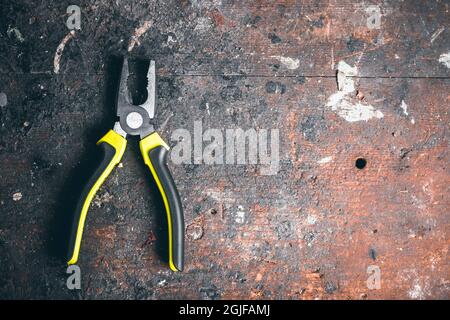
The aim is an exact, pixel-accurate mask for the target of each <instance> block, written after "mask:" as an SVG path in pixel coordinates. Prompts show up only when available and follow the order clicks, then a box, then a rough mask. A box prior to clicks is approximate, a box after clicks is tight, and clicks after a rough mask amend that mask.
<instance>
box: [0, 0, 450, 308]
mask: <svg viewBox="0 0 450 320" xmlns="http://www.w3.org/2000/svg"><path fill="white" fill-rule="evenodd" d="M69 4H70V3H68V2H67V3H65V2H61V3H58V4H54V3H51V2H40V1H39V2H38V1H36V4H33V2H27V4H21V3H20V2H5V3H2V4H1V5H0V8H1V16H2V19H1V21H0V27H1V30H0V31H1V33H0V49H1V50H2V54H1V55H0V58H1V61H0V62H1V63H0V71H1V73H2V76H1V77H0V92H4V93H5V94H6V95H7V104H6V105H5V106H2V107H1V109H0V111H1V113H0V115H1V127H0V133H1V135H0V176H1V181H0V190H1V192H0V201H1V205H0V213H1V220H0V247H1V250H0V296H1V297H2V298H127V299H132V298H138V299H173V298H194V299H197V298H200V299H209V298H214V299H215V298H252V299H261V298H269V299H275V298H281V299H314V298H322V299H338V298H340V299H348V298H350V299H366V298H369V299H378V298H413V299H432V298H435V299H445V298H447V299H448V298H449V292H450V287H449V286H450V285H449V281H450V279H449V275H450V267H449V263H448V254H449V253H448V249H449V230H450V229H449V198H448V192H449V181H450V179H449V171H448V163H449V160H450V159H449V154H448V137H449V136H448V129H449V128H448V124H449V120H450V119H449V113H448V111H449V99H450V97H449V78H448V77H449V68H448V67H446V66H445V64H444V63H441V62H439V58H440V56H441V55H442V54H446V53H448V52H449V50H450V48H449V30H448V27H449V26H448V21H449V14H448V2H445V1H426V2H425V1H403V2H397V1H392V2H373V3H371V4H375V5H379V6H380V8H381V10H382V13H383V16H382V20H381V28H380V29H377V30H371V29H368V28H367V26H366V21H365V20H366V16H365V6H364V5H363V4H362V3H358V2H356V1H274V2H272V1H270V2H267V1H261V2H253V1H251V2H250V1H249V2H247V1H244V2H243V1H236V2H233V1H222V2H220V1H205V2H199V1H193V2H188V1H181V2H169V1H164V3H158V4H148V3H146V2H145V3H142V1H134V2H133V1H128V2H127V3H126V4H121V5H117V4H114V3H113V4H110V2H105V1H94V2H89V3H88V2H81V3H80V7H81V9H82V19H83V20H82V30H81V31H79V32H77V34H76V36H75V38H74V39H72V40H71V41H70V42H69V43H68V44H67V45H66V48H65V49H64V53H63V56H62V59H61V66H60V72H59V74H54V72H53V67H54V66H53V59H54V54H55V50H56V48H57V46H58V44H59V43H60V41H61V40H62V38H64V36H65V35H66V34H67V33H68V30H67V28H66V27H65V25H64V23H65V20H66V19H67V16H66V15H65V11H66V7H67V6H68V5H69ZM366 5H367V4H366ZM258 17H259V18H258ZM144 21H151V22H153V25H152V27H151V28H150V29H149V30H148V31H147V32H146V33H144V34H143V35H142V36H141V37H140V38H139V42H140V45H136V47H135V49H134V50H133V53H134V54H137V55H141V56H143V55H145V56H150V57H154V58H155V59H157V64H158V92H159V96H158V118H157V125H158V127H162V128H163V130H162V131H161V134H162V135H163V136H164V137H165V138H166V140H170V137H171V134H172V132H173V131H174V130H176V129H180V128H184V129H187V130H189V131H190V132H193V125H194V121H200V120H201V121H202V123H203V128H204V129H208V128H218V129H221V130H225V129H227V128H236V127H239V128H243V129H249V128H261V129H272V128H273V129H279V130H280V168H279V172H278V174H276V175H262V174H261V172H260V170H261V167H260V166H259V165H205V164H185V165H176V164H174V163H172V162H171V163H170V166H171V169H172V171H173V174H174V178H175V180H176V182H177V185H178V187H179V190H180V193H181V195H182V198H183V205H184V210H185V220H186V226H187V229H186V231H187V243H186V270H185V272H183V273H179V274H173V273H171V272H169V271H168V270H167V267H166V266H165V265H164V264H163V263H162V262H161V259H160V258H159V257H158V255H157V254H156V253H155V251H156V247H157V246H158V237H159V233H158V232H157V231H155V228H156V226H157V225H159V223H158V219H157V217H158V215H159V213H160V209H161V208H160V207H159V206H158V193H157V192H156V191H155V189H154V186H153V185H152V184H151V183H149V182H148V181H149V180H150V177H149V174H148V172H147V170H146V168H145V167H144V166H143V165H142V164H141V159H140V156H139V155H138V153H139V151H138V147H137V145H136V143H134V142H131V143H130V144H129V148H128V150H127V152H126V154H125V157H124V159H123V167H121V168H117V169H116V170H115V171H114V172H113V174H112V175H111V176H110V178H109V179H108V180H107V182H106V183H105V185H104V186H103V187H102V188H101V190H100V191H99V196H98V197H97V198H96V200H95V201H94V204H93V205H92V206H91V209H90V212H89V215H88V223H87V228H86V230H85V234H84V238H83V246H82V253H81V259H80V261H79V266H80V267H81V270H82V290H80V291H77V292H73V291H69V290H68V289H67V288H66V286H65V281H66V274H65V266H64V264H63V263H61V262H60V261H59V260H57V259H56V258H55V257H54V254H53V251H54V250H53V249H52V248H53V246H54V243H55V240H56V241H57V240H58V239H60V235H59V234H58V232H61V230H63V229H60V228H61V223H62V222H64V221H65V217H66V216H67V215H70V213H68V212H66V211H65V210H64V209H65V208H67V207H68V205H67V204H68V203H71V202H73V199H75V198H76V197H77V195H78V194H77V188H78V187H79V186H80V185H81V183H82V181H83V178H84V177H83V175H85V174H86V173H85V172H84V171H83V168H84V167H83V166H84V163H85V161H87V159H89V158H92V156H93V155H92V153H93V151H94V150H95V147H94V143H95V141H96V140H97V139H98V138H99V137H100V136H101V135H102V134H103V133H104V132H105V131H106V130H108V129H109V128H110V127H111V124H112V122H113V116H112V110H111V106H110V105H109V104H108V102H109V101H110V100H111V98H110V96H111V94H110V93H109V92H108V90H109V89H110V85H109V82H110V80H111V79H110V78H111V77H110V74H111V72H110V71H111V70H110V68H109V67H108V61H109V60H108V58H107V57H108V56H109V55H110V54H118V53H125V52H126V51H127V47H128V43H129V39H130V37H131V35H132V34H133V32H134V30H135V28H137V27H139V26H141V25H142V24H143V23H144ZM11 28H17V30H20V33H21V34H22V35H23V37H24V40H23V41H21V40H19V39H18V38H17V36H16V35H15V34H14V33H12V32H9V33H8V32H7V30H8V29H9V30H11ZM442 28H443V29H442ZM441 29H442V31H441V32H440V33H439V32H438V31H439V30H441ZM436 35H437V36H436ZM41 36H42V38H41ZM432 39H433V41H432ZM274 56H281V57H289V58H292V59H298V65H296V64H295V63H294V66H292V65H290V64H286V63H284V64H283V63H281V62H280V61H279V58H274ZM294 61H296V60H294ZM339 61H345V62H346V63H348V64H349V65H351V66H357V67H358V76H357V77H355V78H354V82H355V86H356V89H357V90H358V92H359V93H360V94H362V95H364V99H363V100H362V103H364V104H370V105H372V106H373V107H374V109H376V110H378V111H380V112H381V113H382V114H383V117H382V118H372V119H370V120H368V121H367V122H366V121H355V122H349V121H347V120H345V119H344V118H343V117H342V116H340V115H339V110H333V109H332V108H331V107H327V106H326V105H327V101H328V99H329V97H330V96H331V95H332V94H333V93H335V92H336V91H337V90H338V89H337V85H336V78H335V74H336V71H335V69H336V66H337V64H338V62H339ZM288 66H289V67H290V68H291V69H289V68H288ZM354 95H356V92H355V93H354ZM351 99H352V101H353V102H354V103H357V102H358V101H359V100H358V98H357V97H355V96H352V97H351ZM402 102H404V103H405V104H407V106H408V108H407V111H406V112H405V111H404V110H403V109H402V108H401V105H402ZM171 144H172V145H175V144H176V142H175V141H171ZM359 157H362V158H364V159H366V160H367V166H366V167H365V168H364V169H362V170H360V169H357V168H356V167H355V160H356V159H357V158H359ZM19 192H20V193H21V195H22V198H21V199H20V200H17V196H16V200H17V201H15V200H14V199H13V195H14V194H17V193H19ZM152 230H154V231H152ZM155 238H157V239H155ZM370 265H376V266H378V267H379V268H380V270H381V289H379V290H369V288H368V287H367V284H366V280H367V278H368V276H369V275H368V274H367V268H368V266H370Z"/></svg>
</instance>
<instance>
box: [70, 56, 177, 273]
mask: <svg viewBox="0 0 450 320" xmlns="http://www.w3.org/2000/svg"><path fill="white" fill-rule="evenodd" d="M128 75H129V70H128V60H127V58H124V59H123V64H122V71H121V75H120V84H119V89H118V92H117V96H116V105H117V117H118V121H117V122H116V123H115V125H114V128H113V129H112V130H109V132H108V133H107V134H105V135H104V136H103V138H101V139H100V140H99V141H98V142H97V145H98V146H99V147H100V148H101V149H102V152H103V158H102V161H101V163H100V165H99V167H98V168H97V169H96V170H95V172H94V174H93V176H92V177H91V178H90V180H89V182H88V183H87V185H86V186H85V188H84V190H83V192H82V195H81V197H80V200H79V201H78V203H77V206H76V209H75V210H76V211H75V214H74V220H73V224H72V230H71V234H70V240H69V254H68V264H69V265H71V264H75V263H76V262H77V260H78V255H79V252H80V245H81V238H82V235H83V228H84V223H85V221H86V215H87V212H88V209H89V205H90V203H91V201H92V199H93V198H94V196H95V193H96V192H97V190H98V189H99V188H100V186H101V185H102V183H103V182H104V181H105V179H106V178H107V177H108V175H109V174H110V173H111V171H112V170H113V169H114V167H115V166H116V165H117V164H119V162H120V160H121V158H122V156H123V154H124V152H125V148H126V145H127V140H126V138H127V135H130V136H136V135H139V136H140V139H141V140H140V142H139V146H140V150H141V153H142V157H143V159H144V162H145V164H146V165H147V166H148V167H149V168H150V171H151V173H152V175H153V178H154V179H155V182H156V184H157V186H158V189H159V191H160V193H161V197H162V200H163V203H164V207H165V211H166V216H167V225H168V242H169V243H168V245H169V252H168V253H169V254H168V256H169V266H170V269H172V270H173V271H182V270H183V264H184V218H183V208H182V205H181V200H180V196H179V194H178V191H177V188H176V186H175V183H174V181H173V178H172V175H171V174H170V171H169V169H168V167H167V162H166V160H167V154H168V151H169V147H168V145H167V144H166V143H165V142H164V140H163V139H161V137H160V136H159V134H158V133H157V132H156V131H155V129H154V127H153V124H152V120H153V118H154V115H155V100H156V80H155V78H156V76H155V62H154V61H150V65H149V68H148V72H147V80H148V84H147V92H148V95H147V101H146V102H144V103H143V104H141V105H139V106H136V105H133V103H132V100H131V96H130V94H129V91H128V86H127V80H128Z"/></svg>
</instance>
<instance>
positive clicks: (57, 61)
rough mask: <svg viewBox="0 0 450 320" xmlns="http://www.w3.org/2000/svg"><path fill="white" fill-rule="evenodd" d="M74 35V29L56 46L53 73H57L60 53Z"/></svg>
mask: <svg viewBox="0 0 450 320" xmlns="http://www.w3.org/2000/svg"><path fill="white" fill-rule="evenodd" d="M74 36H75V30H72V31H70V32H69V33H68V34H67V35H66V36H65V37H64V38H63V39H62V41H61V43H60V44H59V45H58V47H57V48H56V52H55V56H54V58H53V72H54V73H55V74H58V73H59V69H60V63H61V58H62V54H63V51H64V48H65V46H66V44H67V43H68V42H69V41H70V39H72V38H73V37H74Z"/></svg>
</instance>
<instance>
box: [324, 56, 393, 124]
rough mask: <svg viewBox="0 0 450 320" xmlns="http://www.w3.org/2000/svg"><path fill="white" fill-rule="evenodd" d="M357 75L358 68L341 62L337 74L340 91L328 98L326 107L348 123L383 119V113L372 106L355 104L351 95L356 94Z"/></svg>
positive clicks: (358, 102)
mask: <svg viewBox="0 0 450 320" xmlns="http://www.w3.org/2000/svg"><path fill="white" fill-rule="evenodd" d="M357 74H358V70H357V68H356V67H351V66H350V65H348V64H347V63H346V62H345V61H339V63H338V73H337V82H338V91H337V92H335V93H333V94H332V95H331V96H330V97H329V98H328V101H327V104H326V106H327V107H330V108H331V110H333V111H335V112H336V113H337V114H338V115H339V116H340V117H342V118H344V119H345V120H346V121H348V122H356V121H368V120H370V119H373V118H376V119H381V118H383V117H384V115H383V113H382V112H381V111H379V110H376V109H375V108H374V107H373V106H371V105H370V104H363V103H361V102H360V101H357V102H356V103H354V98H352V96H351V94H353V93H354V92H355V81H354V80H353V77H354V76H356V75H357Z"/></svg>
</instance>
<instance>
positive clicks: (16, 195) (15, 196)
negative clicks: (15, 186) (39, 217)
mask: <svg viewBox="0 0 450 320" xmlns="http://www.w3.org/2000/svg"><path fill="white" fill-rule="evenodd" d="M12 198H13V200H14V201H19V200H21V199H22V192H16V193H14V194H13V195H12Z"/></svg>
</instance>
